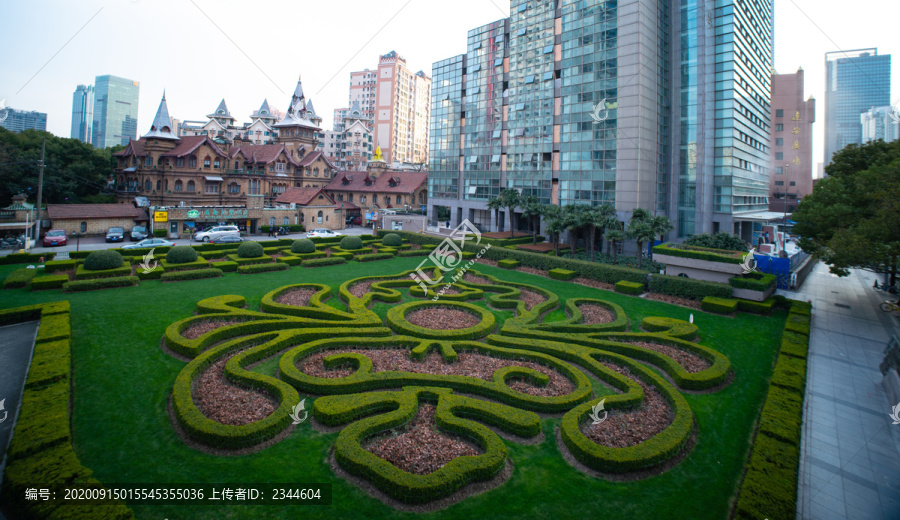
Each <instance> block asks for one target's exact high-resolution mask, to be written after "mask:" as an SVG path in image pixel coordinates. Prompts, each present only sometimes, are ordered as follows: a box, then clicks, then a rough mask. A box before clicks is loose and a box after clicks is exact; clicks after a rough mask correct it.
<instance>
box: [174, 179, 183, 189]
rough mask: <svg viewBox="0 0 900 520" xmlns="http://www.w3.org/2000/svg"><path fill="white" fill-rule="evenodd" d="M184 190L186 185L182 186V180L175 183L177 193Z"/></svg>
mask: <svg viewBox="0 0 900 520" xmlns="http://www.w3.org/2000/svg"><path fill="white" fill-rule="evenodd" d="M183 190H184V184H182V183H181V181H180V180H178V181H175V191H183Z"/></svg>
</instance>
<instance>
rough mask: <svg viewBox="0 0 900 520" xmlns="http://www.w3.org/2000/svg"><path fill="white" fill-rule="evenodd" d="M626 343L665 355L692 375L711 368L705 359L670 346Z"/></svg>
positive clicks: (636, 342) (634, 342)
mask: <svg viewBox="0 0 900 520" xmlns="http://www.w3.org/2000/svg"><path fill="white" fill-rule="evenodd" d="M626 343H630V344H632V345H637V346H639V347H644V348H647V349H650V350H654V351H656V352H659V353H660V354H665V355H667V356H669V357H670V358H672V359H674V360H675V361H676V362H677V363H678V364H679V365H681V366H683V367H684V369H685V370H687V371H688V372H690V373H692V374H694V373H697V372H702V371H703V370H706V369H707V368H709V367H710V366H711V365H710V362H709V361H707V360H705V359H703V358H702V357H700V356H698V355H696V354H694V353H692V352H688V351H687V350H682V349H680V348H676V347H672V346H669V345H660V344H658V343H647V342H644V341H628V342H626Z"/></svg>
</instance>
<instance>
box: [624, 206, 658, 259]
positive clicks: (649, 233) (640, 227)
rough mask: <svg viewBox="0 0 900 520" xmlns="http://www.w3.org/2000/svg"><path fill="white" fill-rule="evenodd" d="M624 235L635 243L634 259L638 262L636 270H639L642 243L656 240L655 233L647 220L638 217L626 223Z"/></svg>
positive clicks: (642, 249) (642, 250)
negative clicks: (635, 252)
mask: <svg viewBox="0 0 900 520" xmlns="http://www.w3.org/2000/svg"><path fill="white" fill-rule="evenodd" d="M635 212H637V210H635ZM648 216H649V214H648ZM626 234H627V236H628V238H631V239H632V240H636V241H637V254H636V258H637V261H638V269H640V268H641V267H642V266H641V260H642V258H643V252H644V248H643V246H644V242H646V241H649V240H653V239H654V238H656V232H655V231H654V229H653V227H652V226H651V225H650V220H649V218H640V217H639V218H634V217H632V218H631V220H630V221H629V222H628V229H627V233H626Z"/></svg>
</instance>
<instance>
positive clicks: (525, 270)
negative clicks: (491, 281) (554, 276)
mask: <svg viewBox="0 0 900 520" xmlns="http://www.w3.org/2000/svg"><path fill="white" fill-rule="evenodd" d="M516 271H519V272H520V273H528V274H534V275H537V276H543V277H544V278H549V276H548V275H547V271H541V270H540V269H535V268H534V267H516Z"/></svg>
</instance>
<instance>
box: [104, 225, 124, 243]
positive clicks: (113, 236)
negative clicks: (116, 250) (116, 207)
mask: <svg viewBox="0 0 900 520" xmlns="http://www.w3.org/2000/svg"><path fill="white" fill-rule="evenodd" d="M106 241H107V242H124V241H125V228H120V227H114V228H109V231H107V232H106Z"/></svg>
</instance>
